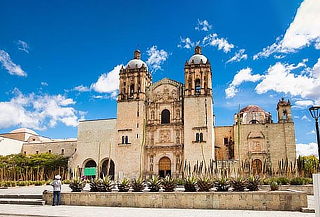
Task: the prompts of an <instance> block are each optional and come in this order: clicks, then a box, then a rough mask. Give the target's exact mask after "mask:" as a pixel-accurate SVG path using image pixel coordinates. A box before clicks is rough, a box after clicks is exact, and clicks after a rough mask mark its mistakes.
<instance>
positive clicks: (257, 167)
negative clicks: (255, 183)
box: [252, 159, 262, 175]
mask: <svg viewBox="0 0 320 217" xmlns="http://www.w3.org/2000/svg"><path fill="white" fill-rule="evenodd" d="M252 172H253V175H259V174H261V172H262V162H261V160H259V159H255V160H254V161H253V162H252Z"/></svg>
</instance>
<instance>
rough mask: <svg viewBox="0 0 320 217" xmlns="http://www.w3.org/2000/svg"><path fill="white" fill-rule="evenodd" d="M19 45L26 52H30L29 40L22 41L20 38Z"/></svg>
mask: <svg viewBox="0 0 320 217" xmlns="http://www.w3.org/2000/svg"><path fill="white" fill-rule="evenodd" d="M17 45H18V49H19V50H21V51H23V52H26V53H29V49H30V47H29V45H28V43H27V42H25V41H22V40H18V42H17Z"/></svg>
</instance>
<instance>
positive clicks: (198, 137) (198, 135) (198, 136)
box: [196, 133, 200, 142]
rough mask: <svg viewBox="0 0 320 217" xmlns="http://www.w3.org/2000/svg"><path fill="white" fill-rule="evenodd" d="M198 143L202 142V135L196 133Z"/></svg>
mask: <svg viewBox="0 0 320 217" xmlns="http://www.w3.org/2000/svg"><path fill="white" fill-rule="evenodd" d="M196 142H200V134H199V133H196Z"/></svg>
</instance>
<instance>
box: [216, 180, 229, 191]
mask: <svg viewBox="0 0 320 217" xmlns="http://www.w3.org/2000/svg"><path fill="white" fill-rule="evenodd" d="M214 187H216V189H217V191H228V190H229V188H230V181H229V180H228V179H226V178H220V179H216V180H215V181H214Z"/></svg>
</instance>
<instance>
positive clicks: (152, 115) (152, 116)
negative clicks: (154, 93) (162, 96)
mask: <svg viewBox="0 0 320 217" xmlns="http://www.w3.org/2000/svg"><path fill="white" fill-rule="evenodd" d="M151 120H154V111H151Z"/></svg>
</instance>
